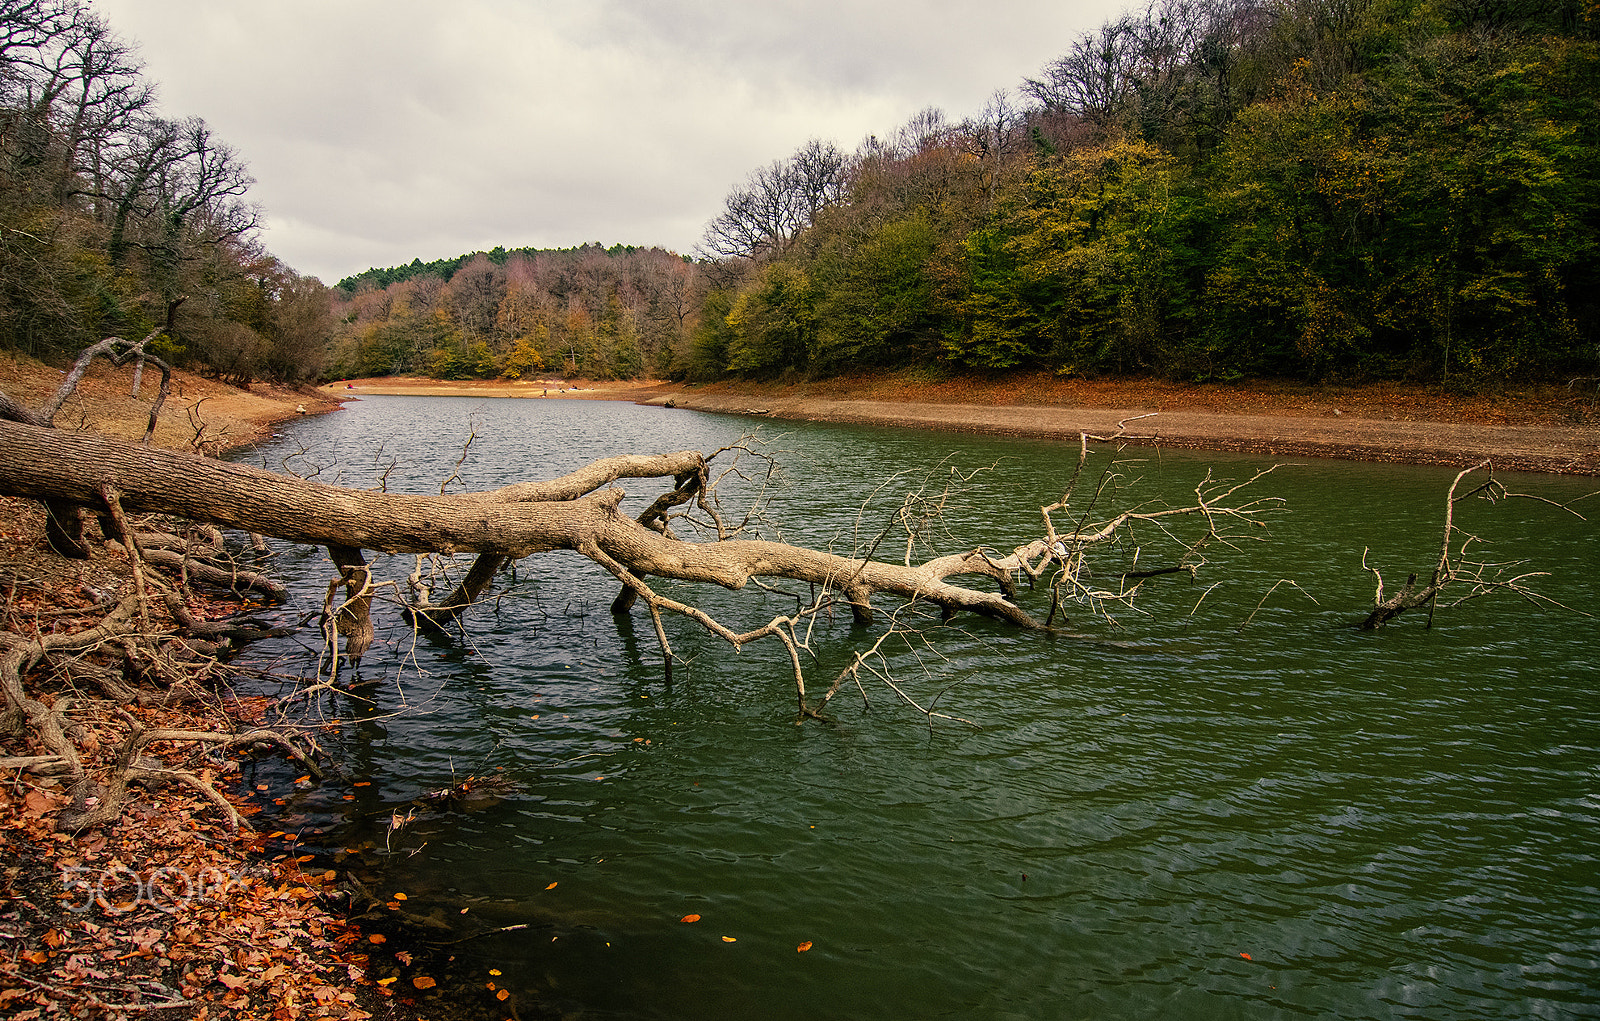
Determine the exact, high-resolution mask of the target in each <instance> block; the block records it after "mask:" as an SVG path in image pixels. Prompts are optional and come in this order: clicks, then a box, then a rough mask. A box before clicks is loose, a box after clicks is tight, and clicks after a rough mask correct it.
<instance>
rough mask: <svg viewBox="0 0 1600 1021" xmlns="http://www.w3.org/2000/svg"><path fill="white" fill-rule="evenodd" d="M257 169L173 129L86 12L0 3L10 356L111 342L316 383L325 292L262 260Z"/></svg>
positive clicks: (117, 46)
mask: <svg viewBox="0 0 1600 1021" xmlns="http://www.w3.org/2000/svg"><path fill="white" fill-rule="evenodd" d="M253 183H254V181H253V180H252V179H251V177H250V174H249V171H248V168H247V167H246V166H245V164H244V162H243V161H242V160H241V159H240V157H239V156H238V154H237V153H235V152H234V151H233V150H232V149H231V148H230V147H229V146H228V145H227V144H226V143H224V142H223V141H221V140H220V139H218V138H217V137H216V136H215V135H214V134H213V133H212V132H211V130H210V128H208V127H207V125H206V123H205V122H204V121H203V120H200V119H199V118H196V117H187V118H180V119H170V118H168V117H165V116H162V115H161V114H160V113H159V112H158V111H157V108H156V89H155V85H154V83H152V82H150V81H149V80H148V79H147V78H146V77H145V75H144V73H143V69H142V66H141V64H140V61H139V59H138V57H137V54H136V53H135V52H134V51H133V50H132V48H131V47H130V46H129V45H128V44H127V43H126V42H124V41H123V40H122V39H120V38H119V37H118V36H117V35H116V33H115V32H114V31H112V29H111V27H110V26H109V25H108V24H107V23H106V21H105V20H104V19H103V18H102V17H101V16H100V15H98V14H97V13H95V12H94V11H93V10H92V9H91V8H90V7H89V6H88V5H87V4H84V3H81V2H79V0H0V347H7V348H10V349H13V350H17V351H21V352H24V353H27V354H29V355H33V356H35V357H42V358H52V357H59V356H61V355H63V354H65V353H68V352H76V351H78V350H79V349H81V348H82V347H84V346H86V345H88V344H92V343H94V342H95V341H97V340H100V339H101V338H103V337H107V336H121V337H124V338H125V339H129V340H139V339H141V338H143V337H144V336H146V335H147V334H148V333H150V332H151V331H152V330H154V329H157V328H161V327H163V326H166V325H168V321H169V318H170V329H168V330H166V332H164V333H163V335H162V336H161V338H160V340H159V341H158V342H157V343H156V344H154V345H153V350H155V351H157V352H158V353H160V354H162V355H163V356H165V357H167V358H168V359H169V360H172V361H176V362H179V363H181V364H185V365H189V366H191V367H194V368H198V369H201V370H202V371H206V372H209V373H212V374H214V375H217V376H220V377H222V378H226V379H231V380H238V381H248V380H250V379H252V378H263V377H268V378H276V379H283V380H294V379H300V378H305V377H314V376H316V375H318V374H319V373H320V372H321V371H322V364H323V356H324V352H325V349H326V345H327V342H328V338H329V336H330V334H331V332H332V328H333V325H334V324H333V321H332V319H331V312H330V306H329V295H328V289H327V288H326V287H324V286H323V285H322V284H321V282H320V281H318V280H316V279H314V278H306V277H302V276H300V275H298V274H296V273H295V272H294V271H293V270H291V269H290V268H289V267H287V266H284V265H283V264H281V263H280V262H278V261H277V260H276V259H274V258H273V257H272V256H270V255H269V254H267V253H266V252H265V251H263V250H262V248H261V245H260V240H259V237H258V234H259V212H258V210H257V209H256V207H255V206H253V205H252V204H251V203H250V202H249V201H248V197H247V193H248V190H249V188H250V186H251V185H252V184H253Z"/></svg>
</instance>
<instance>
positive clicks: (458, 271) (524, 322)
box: [330, 245, 705, 379]
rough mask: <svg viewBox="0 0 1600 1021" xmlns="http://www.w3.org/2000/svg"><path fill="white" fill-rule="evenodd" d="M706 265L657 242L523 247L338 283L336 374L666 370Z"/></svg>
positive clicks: (620, 375)
mask: <svg viewBox="0 0 1600 1021" xmlns="http://www.w3.org/2000/svg"><path fill="white" fill-rule="evenodd" d="M704 272H705V270H704V269H703V268H700V267H696V266H695V265H694V264H692V263H691V262H689V261H688V260H685V259H684V258H683V257H682V256H679V255H674V254H672V253H670V252H665V251H663V250H661V249H659V248H650V249H643V248H632V247H624V246H622V245H614V246H612V247H611V248H602V247H600V246H599V245H584V246H583V247H581V248H569V249H560V250H545V251H539V250H534V249H518V250H516V251H512V252H507V251H505V250H504V249H500V248H496V249H495V250H493V251H491V252H487V253H484V252H480V253H476V254H473V255H464V256H460V257H458V258H454V259H445V260H440V261H439V262H435V263H429V264H424V263H422V262H421V261H420V260H418V261H416V262H413V263H412V264H411V265H409V266H398V267H395V268H392V269H374V270H368V271H367V272H365V273H362V274H359V275H358V276H355V277H351V278H348V279H346V280H343V281H340V283H339V287H338V288H337V289H336V290H335V294H336V295H338V296H339V300H338V301H336V302H335V312H336V314H337V316H338V318H339V323H340V329H339V334H338V339H337V341H336V343H335V346H334V350H333V357H332V361H331V363H330V372H331V373H332V374H333V375H335V376H381V375H394V374H403V373H420V374H424V375H432V376H435V377H437V378H440V379H468V378H480V379H481V378H493V377H497V376H498V377H505V378H508V379H517V378H520V377H522V376H525V375H528V374H529V373H534V372H541V371H545V370H549V371H551V372H560V373H566V374H568V375H575V376H576V375H582V376H586V377H589V378H593V379H631V378H634V377H637V376H643V375H657V376H663V375H667V374H668V373H670V372H671V371H672V365H673V360H674V358H675V356H676V355H677V353H678V352H680V351H681V350H683V349H684V347H685V346H686V341H685V338H686V337H687V336H688V331H689V328H690V326H691V325H692V324H693V323H694V322H695V320H696V315H697V311H698V304H699V302H700V300H701V297H702V294H703V290H704V288H703V287H701V286H700V285H699V280H700V278H701V276H702V275H703V274H704Z"/></svg>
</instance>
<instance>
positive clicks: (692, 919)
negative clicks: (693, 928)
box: [678, 915, 700, 922]
mask: <svg viewBox="0 0 1600 1021" xmlns="http://www.w3.org/2000/svg"><path fill="white" fill-rule="evenodd" d="M678 921H680V922H698V921H700V916H699V915H684V916H683V917H682V918H680V919H678Z"/></svg>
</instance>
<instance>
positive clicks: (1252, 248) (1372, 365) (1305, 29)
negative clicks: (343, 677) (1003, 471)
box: [0, 0, 1600, 384]
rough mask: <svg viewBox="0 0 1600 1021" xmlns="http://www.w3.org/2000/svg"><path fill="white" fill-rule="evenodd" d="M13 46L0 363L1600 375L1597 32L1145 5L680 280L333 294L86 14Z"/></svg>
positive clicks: (675, 372)
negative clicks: (74, 352) (94, 351)
mask: <svg viewBox="0 0 1600 1021" xmlns="http://www.w3.org/2000/svg"><path fill="white" fill-rule="evenodd" d="M0 14H3V16H4V34H3V35H0V294H3V301H4V303H3V305H0V344H4V345H7V346H11V347H14V348H19V349H22V350H26V351H30V352H34V353H42V352H55V351H64V350H69V349H75V348H77V347H79V346H81V345H82V344H83V343H85V342H86V341H88V340H91V339H94V338H97V337H99V336H103V335H106V334H108V333H124V334H136V335H140V336H142V335H143V333H144V332H146V331H147V330H148V329H150V328H152V327H154V326H156V325H159V324H160V323H161V322H163V320H164V318H165V317H166V315H167V312H168V309H169V308H170V307H171V306H172V303H173V302H175V301H177V300H178V299H179V298H180V297H181V298H184V299H185V301H184V303H183V304H182V305H181V306H178V314H177V315H176V317H175V318H174V328H173V330H172V332H171V335H170V338H169V339H168V340H167V341H165V343H166V344H167V345H168V350H169V353H171V354H172V355H173V356H174V357H176V358H179V359H181V360H186V361H187V362H189V363H191V364H193V365H195V366H196V367H199V368H202V369H204V370H207V371H211V372H214V373H216V374H219V375H223V376H227V377H232V378H249V377H251V376H275V377H279V378H297V377H306V376H314V375H318V374H322V375H326V376H331V377H338V376H348V375H377V374H392V373H426V374H432V375H435V376H440V377H506V378H517V377H521V376H526V375H528V374H529V373H544V372H548V373H552V374H557V373H559V374H567V375H573V376H586V377H591V378H608V377H630V376H636V375H664V376H672V377H676V378H688V379H713V378H718V377H721V376H725V375H729V374H733V375H744V376H757V377H778V376H785V375H807V376H823V375H828V374H833V373H838V372H845V371H854V370H862V369H869V370H870V369H874V368H880V367H896V366H904V365H917V366H925V367H932V368H934V369H935V370H937V371H946V372H973V371H976V372H989V371H995V370H1007V369H1017V368H1021V369H1032V370H1037V369H1048V370H1051V371H1055V372H1058V373H1061V374H1074V373H1076V374H1118V373H1127V374H1134V373H1137V374H1157V375H1164V376H1170V377H1174V378H1179V379H1192V380H1215V379H1238V378H1247V377H1259V376H1285V377H1298V378H1307V379H1326V378H1334V379H1343V380H1361V379H1374V378H1400V379H1412V380H1421V381H1454V382H1462V383H1469V384H1470V383H1482V382H1484V381H1489V380H1496V379H1503V378H1507V377H1514V378H1524V379H1531V378H1558V377H1561V376H1563V375H1580V374H1581V375H1593V374H1595V373H1596V372H1597V371H1600V344H1597V340H1596V327H1597V320H1600V299H1597V295H1600V244H1597V242H1600V42H1597V39H1600V0H1154V2H1152V3H1151V4H1150V6H1149V7H1147V8H1145V9H1143V10H1135V11H1132V12H1130V13H1129V14H1127V15H1125V16H1123V17H1120V18H1117V19H1114V20H1112V21H1110V22H1108V23H1106V24H1104V25H1102V26H1101V27H1099V28H1098V29H1096V30H1094V31H1092V32H1088V33H1085V34H1084V35H1083V36H1081V37H1080V38H1078V39H1076V40H1067V41H1066V45H1065V48H1064V50H1063V52H1062V54H1061V55H1060V56H1059V57H1058V58H1056V59H1055V60H1053V61H1051V62H1050V63H1049V64H1048V65H1047V66H1045V67H1043V68H1040V69H1038V70H1037V71H1035V72H1034V73H1033V75H1032V76H1031V77H1027V78H1024V79H1023V80H1022V82H1021V84H1020V86H1019V87H1018V88H1017V89H1015V90H1000V91H997V92H996V93H995V94H994V96H993V97H992V99H991V100H990V102H989V103H988V105H987V106H986V107H985V109H984V110H983V111H982V112H981V113H979V114H977V115H974V116H971V117H968V118H965V119H962V120H953V119H950V118H948V117H946V116H945V115H944V114H943V113H941V112H940V111H938V110H933V109H929V110H926V111H924V112H922V113H920V114H918V115H916V116H915V117H913V118H912V119H911V120H909V121H908V122H907V123H906V124H904V125H902V126H900V127H898V128H896V129H894V130H891V131H888V132H886V133H884V134H883V135H881V136H873V137H870V138H868V139H866V140H865V141H863V142H862V143H861V144H860V145H859V146H858V147H857V148H856V149H855V150H854V151H853V152H846V151H843V150H841V149H840V148H838V146H836V145H835V144H833V143H830V142H826V141H820V140H813V141H811V142H808V143H806V144H805V145H803V146H802V147H801V148H800V149H798V150H797V151H796V152H795V153H793V154H792V155H790V156H788V157H785V158H782V159H778V160H775V161H773V162H772V163H770V164H768V165H766V166H763V167H759V168H757V169H755V170H754V171H752V172H751V173H750V174H749V175H748V176H747V178H746V179H745V180H744V181H742V182H739V183H738V184H737V185H735V186H734V187H733V188H732V190H731V191H730V192H729V194H728V197H727V201H726V204H725V207H724V208H723V209H722V210H721V211H720V212H718V213H717V215H715V216H714V217H713V218H712V219H711V221H710V222H709V223H708V225H707V228H706V232H705V236H704V239H703V241H702V243H701V246H700V248H699V250H698V251H696V252H695V253H692V256H690V257H686V256H683V255H679V254H677V253H673V252H668V251H664V250H661V249H658V248H636V247H631V246H628V247H624V246H612V247H610V248H605V247H602V246H600V245H584V246H582V247H579V248H574V249H563V250H534V249H516V250H511V251H507V250H505V249H503V248H496V249H494V250H493V251H490V252H478V253H469V254H466V255H462V256H458V257H454V258H449V259H441V260H438V261H435V262H431V263H424V262H422V261H421V260H420V259H418V260H415V261H413V262H412V263H410V264H409V265H404V266H398V267H393V268H390V269H371V270H368V271H366V272H364V273H361V274H358V275H355V276H352V277H349V278H347V279H345V280H343V281H341V282H340V283H339V284H338V286H337V287H335V288H332V289H327V288H324V287H323V286H322V285H321V283H320V282H318V281H316V280H313V279H305V278H302V277H300V276H298V275H297V274H295V273H294V272H293V271H292V270H290V269H289V268H288V267H285V266H283V265H281V264H280V263H278V262H277V261H276V260H274V259H272V258H271V257H270V256H269V255H267V254H266V253H265V252H264V251H262V250H261V248H260V244H259V240H258V238H257V236H256V233H257V232H256V211H255V210H254V208H253V207H252V206H250V205H249V203H248V202H247V201H246V194H245V193H246V189H247V188H248V186H249V184H250V179H249V176H248V173H247V172H246V169H245V167H244V166H243V164H242V163H241V161H240V160H239V159H238V157H237V156H236V155H235V154H234V153H233V152H231V151H230V150H229V149H228V148H227V147H226V146H225V145H224V144H222V143H221V142H220V141H219V140H217V139H215V138H213V137H212V136H211V134H210V132H209V131H208V130H207V128H206V126H205V124H204V123H203V122H201V121H199V120H196V119H192V118H191V119H188V120H179V121H173V120H167V119H164V118H162V117H159V116H157V115H156V114H155V113H154V110H153V88H152V86H151V85H150V84H149V83H147V82H145V81H144V80H143V78H142V77H141V74H140V70H139V66H138V62H137V60H136V59H135V58H134V56H133V55H132V54H131V53H130V52H129V50H128V49H127V47H126V46H124V45H123V44H122V43H120V42H119V41H118V40H117V38H116V36H115V35H114V34H113V33H111V31H110V30H109V29H108V28H107V26H106V25H105V24H104V23H103V21H101V20H100V19H99V18H98V17H97V16H95V15H94V14H92V13H91V12H90V11H89V10H88V8H87V7H85V6H84V5H83V4H81V3H80V2H78V0H0ZM1019 70H1025V69H1019Z"/></svg>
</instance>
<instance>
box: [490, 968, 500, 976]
mask: <svg viewBox="0 0 1600 1021" xmlns="http://www.w3.org/2000/svg"><path fill="white" fill-rule="evenodd" d="M489 974H491V975H498V974H500V969H499V968H490V969H489Z"/></svg>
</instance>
